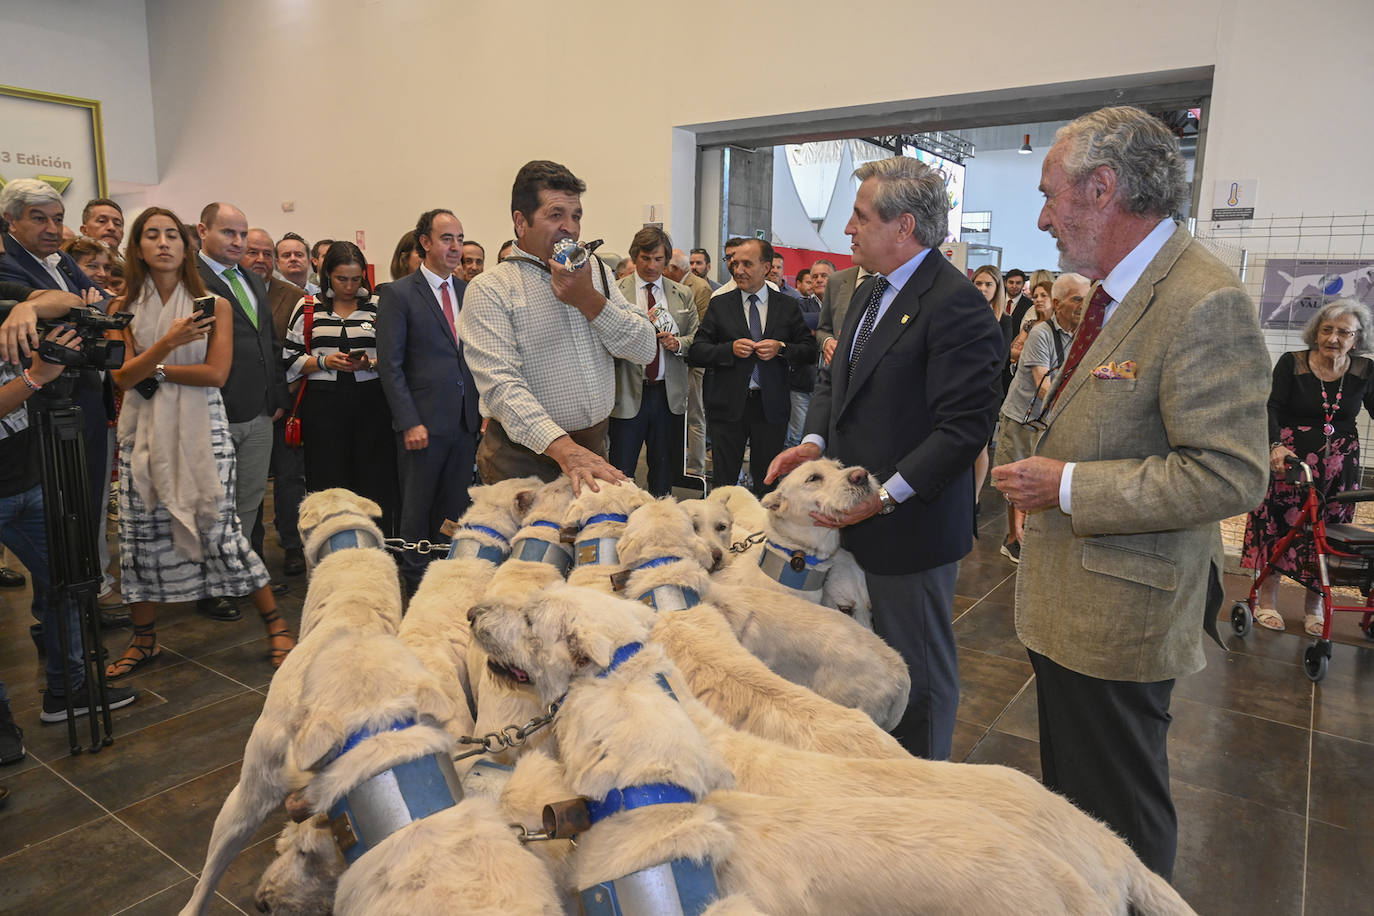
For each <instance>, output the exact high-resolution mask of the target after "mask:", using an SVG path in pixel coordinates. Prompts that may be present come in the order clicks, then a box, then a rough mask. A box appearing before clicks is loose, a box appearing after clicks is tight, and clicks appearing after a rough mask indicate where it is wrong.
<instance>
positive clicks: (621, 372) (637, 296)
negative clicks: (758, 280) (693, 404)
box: [609, 226, 697, 496]
mask: <svg viewBox="0 0 1374 916" xmlns="http://www.w3.org/2000/svg"><path fill="white" fill-rule="evenodd" d="M672 250H673V243H672V240H671V239H669V238H668V233H666V232H664V231H663V230H662V229H659V228H656V227H654V226H645V227H644V228H643V229H641V230H639V231H638V232H636V233H635V237H634V239H633V240H632V241H631V242H630V258H631V259H632V260H633V261H634V265H635V269H634V273H632V274H630V275H629V276H626V277H621V278H620V279H619V280H618V281H616V282H617V284H618V285H619V286H620V292H621V294H622V295H624V296H625V301H626V302H629V303H630V304H632V305H634V306H636V307H637V308H639V309H640V310H642V311H643V312H644V313H645V314H647V315H649V318H650V320H654V318H655V315H657V314H660V310H662V312H663V313H666V315H667V316H668V317H669V318H671V319H672V326H671V328H669V329H668V330H664V327H667V326H668V323H667V322H666V321H663V323H662V324H661V325H660V324H659V323H658V322H655V324H656V326H657V335H658V352H657V353H656V354H655V355H654V358H653V359H652V360H651V361H650V362H649V364H648V365H647V366H644V365H641V364H640V363H637V362H634V361H632V360H628V359H617V360H616V361H615V407H613V408H612V409H611V422H610V428H609V433H610V459H611V464H613V465H615V466H616V467H617V468H619V469H620V472H621V473H622V474H624V475H625V476H626V477H628V478H630V479H631V480H634V476H635V468H636V467H637V466H638V465H639V453H640V450H641V449H642V448H645V447H646V446H647V448H648V451H649V454H648V458H647V463H648V465H649V481H648V483H649V492H650V493H652V494H653V495H654V496H667V495H668V494H669V493H670V492H671V491H672V488H673V479H674V478H675V477H676V476H677V475H678V474H679V473H681V471H682V469H683V463H682V455H683V453H682V446H683V413H684V412H685V411H686V410H687V393H688V388H689V386H690V384H691V382H690V378H689V376H688V371H687V348H688V347H690V346H691V345H692V340H693V338H695V337H696V333H697V307H696V301H695V300H694V298H693V296H692V291H691V290H689V289H688V288H687V287H685V286H683V285H682V284H680V283H674V282H673V281H672V280H670V279H669V278H668V277H666V276H664V273H663V271H664V268H665V267H667V266H668V258H669V256H670V255H669V252H671V251H672Z"/></svg>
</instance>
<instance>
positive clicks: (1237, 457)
mask: <svg viewBox="0 0 1374 916" xmlns="http://www.w3.org/2000/svg"><path fill="white" fill-rule="evenodd" d="M1040 174H1041V178H1040V191H1041V193H1042V194H1044V196H1045V205H1044V208H1043V209H1042V210H1041V211H1040V223H1039V225H1040V228H1041V229H1042V230H1045V231H1046V232H1049V233H1050V234H1051V235H1053V236H1054V238H1055V239H1056V241H1057V244H1058V247H1059V252H1060V265H1061V266H1062V267H1063V268H1064V269H1066V270H1073V271H1078V272H1080V273H1082V274H1084V275H1085V276H1087V277H1089V278H1091V279H1093V280H1100V281H1101V282H1100V283H1098V284H1097V285H1096V287H1095V288H1094V290H1093V293H1092V296H1091V297H1090V300H1089V303H1088V306H1087V308H1086V310H1085V311H1084V314H1083V320H1082V323H1081V324H1080V325H1079V327H1078V332H1077V334H1076V335H1075V337H1074V341H1073V345H1072V346H1071V347H1070V348H1069V352H1068V354H1067V355H1066V356H1065V360H1064V366H1063V369H1062V370H1061V371H1060V373H1059V377H1058V379H1057V380H1056V381H1055V384H1054V387H1053V389H1052V390H1050V391H1049V392H1048V393H1047V395H1046V401H1047V403H1048V408H1047V412H1046V413H1045V414H1044V416H1043V419H1041V420H1040V423H1041V424H1042V425H1043V427H1044V430H1043V432H1042V433H1041V434H1040V436H1039V439H1038V440H1037V442H1036V445H1035V454H1034V455H1033V456H1032V457H1029V458H1026V459H1024V460H1022V461H1016V462H1012V463H1011V464H1008V465H1004V466H1002V467H1000V468H997V469H996V470H994V471H993V475H992V479H993V485H994V486H996V487H997V488H998V489H999V490H1000V491H1001V492H1002V493H1003V495H1004V496H1006V498H1007V499H1008V501H1010V502H1011V503H1012V505H1014V506H1016V507H1017V508H1018V509H1023V510H1025V511H1027V512H1028V513H1029V514H1028V516H1027V518H1026V531H1025V542H1024V544H1023V545H1022V550H1021V565H1020V569H1019V571H1018V574H1017V581H1016V633H1017V635H1018V636H1019V637H1020V639H1021V642H1023V643H1024V644H1025V646H1026V649H1027V651H1028V653H1029V655H1030V660H1031V665H1032V666H1033V667H1034V669H1035V675H1036V677H1035V692H1036V699H1037V702H1038V706H1039V721H1040V765H1041V769H1042V771H1043V774H1044V783H1045V785H1046V786H1048V787H1049V788H1051V789H1054V790H1056V791H1058V792H1061V793H1063V794H1064V795H1065V796H1067V797H1068V798H1069V800H1070V801H1073V802H1074V803H1075V804H1077V805H1078V806H1079V807H1081V808H1083V809H1084V810H1085V811H1087V812H1088V813H1089V814H1091V815H1093V816H1095V817H1098V818H1101V819H1102V820H1103V821H1106V823H1107V825H1108V826H1110V827H1111V828H1112V829H1113V830H1115V831H1116V832H1117V833H1119V834H1121V836H1122V837H1123V838H1124V839H1125V840H1126V841H1127V842H1128V843H1129V844H1130V845H1131V848H1132V849H1133V850H1135V852H1136V853H1137V854H1138V855H1139V856H1140V859H1141V861H1142V862H1144V863H1145V864H1146V865H1147V866H1148V867H1150V868H1151V869H1153V870H1154V871H1156V872H1158V873H1159V874H1160V875H1163V876H1164V877H1165V878H1169V877H1170V876H1171V875H1172V874H1173V867H1174V856H1175V853H1176V851H1177V846H1178V817H1177V815H1176V813H1175V811H1174V804H1173V799H1172V797H1171V795H1170V791H1169V757H1168V746H1167V743H1168V733H1169V721H1170V717H1169V701H1170V697H1171V694H1172V692H1173V686H1174V681H1175V679H1177V678H1180V677H1183V676H1185V675H1188V674H1192V673H1193V672H1195V671H1197V670H1199V669H1200V668H1202V667H1203V665H1204V664H1206V662H1205V659H1204V657H1203V653H1202V639H1201V637H1202V632H1203V631H1204V630H1205V631H1207V632H1209V633H1211V634H1212V635H1213V636H1214V637H1215V634H1216V612H1217V610H1218V608H1219V607H1220V605H1221V600H1222V588H1221V570H1222V549H1221V532H1220V527H1219V522H1220V520H1221V519H1223V518H1227V517H1229V516H1232V515H1239V514H1241V513H1244V512H1247V511H1249V510H1250V509H1252V508H1254V507H1255V506H1256V505H1258V504H1259V502H1260V500H1262V499H1263V498H1264V493H1265V487H1266V485H1267V483H1268V479H1269V462H1268V460H1267V455H1266V451H1265V442H1266V439H1267V435H1268V427H1267V417H1266V411H1265V403H1266V401H1267V399H1268V396H1269V387H1270V364H1269V354H1268V351H1267V350H1266V348H1265V344H1264V337H1263V335H1262V334H1261V332H1260V327H1259V321H1258V318H1257V316H1256V313H1255V308H1254V306H1253V304H1252V303H1251V302H1250V298H1249V296H1247V295H1246V294H1245V289H1244V287H1243V286H1242V285H1241V283H1240V281H1239V280H1238V279H1237V278H1236V275H1235V274H1234V273H1233V272H1232V271H1231V270H1230V269H1228V268H1227V267H1226V266H1225V265H1223V264H1222V263H1221V262H1220V261H1218V260H1217V259H1216V258H1215V257H1213V256H1212V254H1211V253H1210V252H1208V251H1207V249H1206V248H1205V247H1204V246H1203V245H1201V244H1199V243H1198V242H1197V241H1196V240H1194V239H1193V237H1192V236H1191V235H1190V234H1189V232H1188V230H1187V229H1185V228H1184V227H1183V226H1181V225H1178V224H1176V223H1175V222H1174V220H1173V214H1174V213H1176V212H1177V211H1178V208H1179V206H1180V205H1181V204H1182V202H1183V200H1184V194H1185V188H1186V182H1185V164H1184V161H1183V156H1182V155H1181V154H1180V152H1179V146H1178V139H1177V138H1176V137H1175V136H1174V134H1173V133H1172V132H1171V131H1170V130H1169V129H1168V128H1166V127H1165V126H1164V125H1163V124H1162V123H1161V122H1160V121H1159V120H1158V119H1156V118H1154V117H1152V116H1151V115H1149V114H1147V113H1146V112H1144V111H1141V110H1140V109H1138V108H1130V107H1115V108H1104V109H1101V110H1100V111H1095V112H1093V113H1091V114H1087V115H1084V116H1083V117H1081V118H1079V119H1077V120H1075V121H1073V122H1072V123H1070V124H1068V125H1066V126H1065V127H1063V128H1061V129H1060V131H1059V133H1058V134H1057V136H1056V138H1055V142H1054V145H1053V146H1052V147H1051V148H1050V151H1049V154H1048V155H1046V157H1045V162H1044V165H1043V167H1042V169H1041V173H1040ZM1218 641H1219V640H1218Z"/></svg>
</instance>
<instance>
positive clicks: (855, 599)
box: [182, 460, 1192, 916]
mask: <svg viewBox="0 0 1374 916" xmlns="http://www.w3.org/2000/svg"><path fill="white" fill-rule="evenodd" d="M876 489H877V482H876V481H875V480H874V479H873V478H872V476H871V475H869V474H868V473H867V472H866V471H864V470H863V469H862V468H845V467H842V466H841V465H840V464H838V463H837V462H834V461H829V460H821V461H812V462H808V463H806V464H803V465H802V466H800V467H798V468H797V469H795V470H794V471H793V472H792V473H791V474H789V475H788V476H787V477H786V478H784V479H783V480H782V481H781V482H780V484H779V486H778V487H777V489H776V490H775V491H774V492H773V493H770V494H769V495H768V496H767V497H765V498H764V499H763V500H762V501H759V500H757V499H755V498H754V497H753V495H752V494H750V493H749V492H748V491H747V490H742V489H740V488H737V487H724V488H720V489H717V490H716V491H714V492H713V493H712V494H711V495H710V496H709V497H707V498H706V499H695V500H686V501H683V502H677V501H675V500H673V499H672V498H664V499H657V500H656V499H654V498H652V497H651V496H649V495H648V494H647V493H645V492H644V491H642V490H640V489H638V488H636V487H635V486H634V485H633V484H632V483H629V482H622V483H620V484H616V485H602V486H601V487H600V488H599V489H598V490H596V491H592V490H590V489H583V491H582V492H581V493H580V494H576V495H575V494H574V492H573V488H572V486H571V484H570V483H569V481H568V480H566V479H559V480H556V481H554V482H552V483H543V482H541V481H539V480H537V479H535V478H525V479H518V480H507V481H503V482H501V483H497V484H492V485H489V486H482V487H474V488H473V489H472V491H471V495H472V505H471V508H470V509H469V511H468V512H467V513H466V514H465V515H464V516H463V518H462V519H459V520H458V521H457V522H456V523H455V524H453V525H452V526H450V527H451V531H450V535H451V539H452V540H451V545H450V548H449V554H448V557H447V559H443V560H438V561H436V562H433V563H431V564H430V566H429V568H428V571H427V572H426V574H425V577H424V579H423V581H422V582H421V584H420V586H419V587H418V589H417V590H416V592H415V594H414V595H413V596H412V597H411V599H410V601H409V604H408V606H406V608H405V612H404V614H403V613H402V608H403V601H402V594H401V588H400V584H399V581H398V577H397V572H396V565H395V562H394V561H393V559H392V557H391V556H390V555H389V554H388V552H387V551H386V549H385V545H384V541H383V538H382V533H381V531H380V530H379V529H378V528H377V525H376V523H375V521H374V519H376V518H377V517H379V516H380V510H379V508H378V507H377V506H376V505H375V504H373V503H372V502H370V501H369V500H366V499H364V498H362V497H359V496H357V495H356V494H354V493H351V492H349V491H347V490H326V491H323V492H319V493H313V494H311V495H310V496H308V497H307V498H306V500H305V502H304V503H303V504H302V507H301V516H300V524H301V530H302V535H303V539H304V542H305V545H306V559H307V563H308V565H309V569H310V584H309V589H308V592H307V595H306V599H305V603H304V607H303V610H302V620H301V628H300V629H301V638H300V641H299V643H298V645H297V646H296V648H295V649H294V650H293V651H292V653H291V654H290V655H289V656H288V657H287V659H286V661H285V662H284V663H283V664H282V666H281V668H280V669H279V670H278V672H277V673H276V675H275V677H274V678H273V681H272V684H271V688H270V690H269V691H268V695H267V699H266V702H265V703H264V705H263V710H262V713H261V715H260V716H259V718H258V721H257V722H256V724H255V725H254V728H253V730H252V733H251V735H250V736H249V739H248V742H247V744H246V746H245V748H244V761H243V767H242V771H241V773H240V777H239V781H238V784H237V785H236V786H235V787H234V788H233V790H231V791H230V793H229V795H228V797H227V798H226V799H225V801H224V804H223V806H222V808H221V809H220V812H219V815H218V817H217V818H216V820H215V824H214V828H213V831H212V834H211V837H210V843H209V849H208V851H207V853H206V860H205V866H204V868H203V870H202V871H201V873H200V876H199V879H198V881H197V883H196V886H195V890H194V892H193V894H192V897H191V899H190V901H189V902H188V903H187V904H186V905H185V907H184V909H183V910H182V913H183V914H200V913H205V912H206V911H207V910H208V909H209V906H210V904H211V901H212V898H213V896H214V892H215V887H216V885H217V884H218V882H219V880H220V879H221V878H222V877H223V876H224V873H225V871H226V869H227V868H228V866H229V865H230V863H231V862H232V861H233V859H234V857H235V856H237V855H238V854H239V853H240V852H241V851H242V850H243V849H244V848H245V846H246V845H247V844H248V842H249V841H250V840H251V838H252V837H253V835H254V834H255V832H256V831H257V830H258V828H259V827H260V826H261V825H262V824H263V822H264V821H266V820H267V819H268V818H269V817H275V816H279V813H278V812H279V811H280V810H281V809H282V807H283V806H285V809H286V811H287V813H288V815H289V819H288V820H287V822H286V824H285V828H284V829H283V830H282V832H281V834H280V836H279V837H278V838H277V841H276V851H277V854H278V855H277V858H276V859H275V860H274V861H273V862H272V863H271V865H270V866H269V867H268V868H267V870H266V871H265V872H264V873H263V875H262V878H261V881H260V883H259V886H258V889H257V893H256V900H255V902H256V904H257V907H258V909H259V910H261V911H263V912H271V913H277V914H327V913H337V914H341V916H348V914H397V916H399V914H413V913H440V912H453V913H460V912H461V913H492V914H495V913H513V914H526V913H528V914H565V913H566V914H576V913H585V914H589V916H600V914H625V916H640V914H643V916H648V914H665V916H666V914H684V916H700V914H709V916H743V914H779V916H780V914H798V913H818V914H820V913H824V914H848V913H853V914H868V913H989V912H1013V911H1015V912H1021V913H1046V914H1049V913H1054V914H1077V913H1083V914H1087V913H1094V914H1097V913H1111V914H1123V916H1124V914H1126V913H1141V914H1184V913H1191V912H1192V910H1191V908H1190V907H1189V906H1188V905H1187V903H1185V902H1184V901H1183V899H1182V898H1181V897H1180V896H1179V895H1178V893H1177V892H1176V891H1174V889H1173V888H1172V887H1170V886H1169V884H1168V883H1167V882H1165V881H1164V880H1163V879H1162V878H1160V877H1159V876H1157V875H1155V874H1154V873H1153V872H1151V871H1149V869H1147V868H1146V867H1145V866H1144V865H1143V864H1142V863H1141V862H1140V860H1139V859H1138V858H1137V857H1136V855H1135V854H1134V853H1133V852H1132V851H1131V850H1130V848H1129V847H1128V846H1127V845H1126V843H1125V842H1123V841H1122V840H1121V839H1120V838H1119V837H1117V836H1116V835H1115V834H1113V833H1112V832H1111V830H1110V829H1108V828H1107V827H1106V826H1105V825H1103V824H1102V823H1100V822H1099V821H1097V820H1094V819H1093V818H1092V817H1090V816H1089V815H1087V814H1085V813H1084V812H1083V811H1081V810H1079V809H1078V808H1076V807H1075V806H1074V805H1073V804H1072V803H1070V802H1069V801H1067V800H1066V799H1064V798H1062V797H1060V796H1058V795H1056V794H1054V793H1053V792H1050V791H1049V790H1047V789H1045V788H1044V787H1043V786H1042V785H1041V784H1040V783H1039V782H1037V781H1036V780H1035V779H1033V778H1031V777H1029V776H1027V775H1025V774H1023V773H1021V772H1019V771H1017V770H1014V769H1011V768H1007V767H1001V766H991V765H975V764H962V763H946V762H934V761H929V760H923V759H919V758H916V757H913V756H911V755H909V754H908V753H907V752H906V751H905V750H903V748H902V747H901V746H900V745H899V744H898V743H897V742H896V741H895V740H894V739H893V738H892V736H891V735H890V734H888V731H887V729H889V728H891V727H892V726H893V725H895V723H896V722H897V721H898V719H899V718H900V717H901V715H902V711H903V709H904V708H905V705H906V702H907V694H908V692H909V689H910V679H909V675H908V673H907V669H906V666H905V664H904V663H903V661H902V659H901V657H900V656H899V655H898V654H897V653H896V652H895V651H893V650H892V649H891V648H890V647H889V646H888V645H887V644H886V643H884V642H883V640H882V639H881V638H880V637H879V636H878V635H877V634H875V633H874V632H873V631H872V629H870V628H869V625H868V624H869V620H870V615H869V607H868V596H867V592H866V590H865V588H864V577H863V574H862V572H861V571H860V570H859V568H858V566H857V564H856V563H855V561H854V558H853V557H852V556H850V555H849V554H848V553H847V552H846V551H844V550H843V549H842V548H841V547H840V544H839V536H838V534H837V533H836V531H835V530H834V529H828V528H823V527H819V526H816V525H815V524H814V523H813V520H812V515H811V513H812V512H819V513H824V514H832V515H835V514H841V513H844V512H846V511H848V510H849V509H851V508H852V507H854V506H855V505H857V504H858V503H860V502H862V501H863V500H865V499H867V498H869V497H870V496H871V495H872V494H873V493H874V492H875V491H876Z"/></svg>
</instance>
